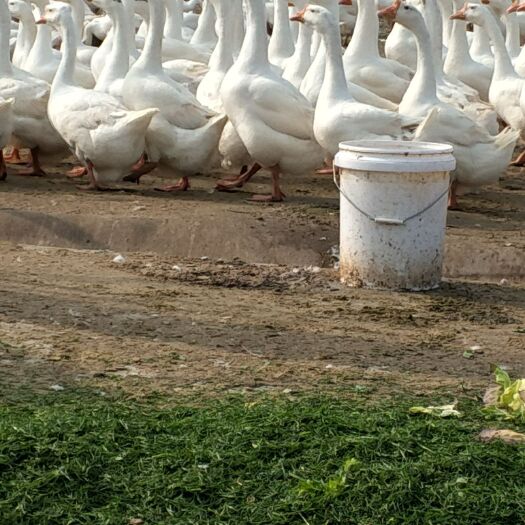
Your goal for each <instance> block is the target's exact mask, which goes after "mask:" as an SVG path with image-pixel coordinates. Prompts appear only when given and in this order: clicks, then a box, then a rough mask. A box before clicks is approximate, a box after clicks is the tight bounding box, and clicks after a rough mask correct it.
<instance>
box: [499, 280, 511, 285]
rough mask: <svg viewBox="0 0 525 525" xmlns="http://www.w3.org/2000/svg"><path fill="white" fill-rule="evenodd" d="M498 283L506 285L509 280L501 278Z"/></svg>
mask: <svg viewBox="0 0 525 525" xmlns="http://www.w3.org/2000/svg"><path fill="white" fill-rule="evenodd" d="M499 284H500V286H507V285H508V284H509V281H507V279H501V281H500V282H499Z"/></svg>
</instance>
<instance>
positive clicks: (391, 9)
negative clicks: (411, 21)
mask: <svg viewBox="0 0 525 525" xmlns="http://www.w3.org/2000/svg"><path fill="white" fill-rule="evenodd" d="M400 5H401V0H395V2H394V3H393V4H392V5H389V6H388V7H385V8H384V9H381V10H379V11H378V12H377V16H384V17H385V18H392V19H395V17H396V15H397V10H398V9H399V6H400Z"/></svg>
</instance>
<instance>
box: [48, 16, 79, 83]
mask: <svg viewBox="0 0 525 525" xmlns="http://www.w3.org/2000/svg"><path fill="white" fill-rule="evenodd" d="M60 25H61V27H60V29H61V31H60V33H61V35H62V40H63V46H62V58H61V60H60V64H59V66H58V69H57V72H56V75H55V78H54V79H53V84H52V85H51V91H52V92H53V91H56V90H57V89H59V88H60V87H62V86H74V85H75V81H74V80H73V76H74V73H75V61H76V59H77V43H76V31H75V25H74V22H73V17H72V16H71V14H70V13H65V14H64V15H63V18H62V20H61V24H60Z"/></svg>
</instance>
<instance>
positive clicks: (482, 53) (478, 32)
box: [470, 25, 494, 69]
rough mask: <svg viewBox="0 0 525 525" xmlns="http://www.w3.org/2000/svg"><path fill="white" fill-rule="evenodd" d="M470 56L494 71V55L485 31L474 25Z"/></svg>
mask: <svg viewBox="0 0 525 525" xmlns="http://www.w3.org/2000/svg"><path fill="white" fill-rule="evenodd" d="M470 56H471V57H472V58H473V59H474V60H475V61H476V62H480V63H481V64H483V65H485V66H487V67H488V68H490V69H494V55H493V54H492V49H491V47H490V39H489V36H488V34H487V32H486V31H483V29H482V28H481V27H479V26H477V25H474V31H473V33H472V41H471V43H470Z"/></svg>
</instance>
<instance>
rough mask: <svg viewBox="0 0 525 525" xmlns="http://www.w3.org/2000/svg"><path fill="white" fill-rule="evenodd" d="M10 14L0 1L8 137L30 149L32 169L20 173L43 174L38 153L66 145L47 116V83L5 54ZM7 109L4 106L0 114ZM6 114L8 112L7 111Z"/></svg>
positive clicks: (0, 94)
mask: <svg viewBox="0 0 525 525" xmlns="http://www.w3.org/2000/svg"><path fill="white" fill-rule="evenodd" d="M9 37H10V14H9V10H8V8H7V4H6V2H5V1H2V2H0V98H1V99H4V100H10V99H12V100H14V103H13V105H12V138H11V139H10V141H9V143H10V144H11V145H12V146H14V147H15V148H16V149H21V148H29V149H30V150H31V157H32V168H31V169H30V170H29V171H19V172H18V174H21V175H38V176H40V175H44V174H45V173H44V171H43V170H42V168H41V166H40V157H41V154H46V155H47V156H48V157H53V156H54V155H61V154H63V153H64V152H65V151H66V145H65V143H64V141H63V140H62V139H61V137H60V136H59V135H58V133H57V132H56V131H55V129H54V128H53V126H52V125H51V123H50V122H49V119H48V118H47V114H46V111H47V103H48V98H49V84H47V83H46V82H44V81H42V80H40V79H38V78H35V77H33V76H32V75H30V74H28V73H26V72H24V71H21V70H19V69H16V68H13V66H12V64H11V61H10V57H9V45H8V42H9ZM6 111H8V108H6V107H4V115H5V114H6ZM7 115H8V114H7Z"/></svg>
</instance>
